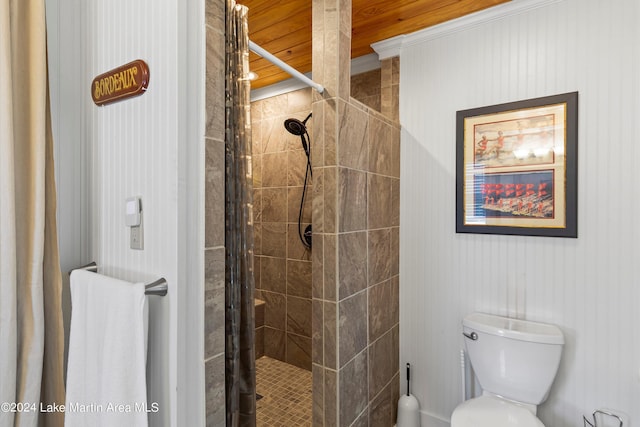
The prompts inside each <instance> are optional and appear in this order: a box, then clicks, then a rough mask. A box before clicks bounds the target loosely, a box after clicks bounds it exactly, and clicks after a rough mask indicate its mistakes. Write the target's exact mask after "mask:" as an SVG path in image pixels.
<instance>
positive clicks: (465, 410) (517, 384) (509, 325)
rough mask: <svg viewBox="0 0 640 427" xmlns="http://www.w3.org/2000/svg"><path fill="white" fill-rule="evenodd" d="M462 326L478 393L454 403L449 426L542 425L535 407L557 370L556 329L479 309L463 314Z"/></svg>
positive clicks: (559, 348) (561, 340)
mask: <svg viewBox="0 0 640 427" xmlns="http://www.w3.org/2000/svg"><path fill="white" fill-rule="evenodd" d="M462 330H463V334H464V336H465V338H464V341H465V345H466V347H467V353H468V355H469V360H471V366H472V367H473V370H474V372H475V374H476V376H477V377H478V382H479V383H480V386H481V387H482V396H480V397H477V398H475V399H470V400H467V401H466V402H463V403H461V404H460V405H458V407H457V408H456V409H455V410H454V411H453V414H452V416H451V427H544V424H542V422H541V421H540V420H539V419H538V418H537V417H536V409H537V406H538V405H539V404H541V403H542V402H544V401H545V400H546V399H547V396H548V395H549V389H550V388H551V384H552V383H553V379H554V378H555V376H556V372H557V371H558V366H559V364H560V356H561V354H562V346H563V345H564V337H563V335H562V331H560V329H558V327H557V326H554V325H549V324H546V323H537V322H530V321H526V320H518V319H509V318H506V317H500V316H493V315H489V314H483V313H473V314H470V315H468V316H466V317H465V318H464V319H463V320H462Z"/></svg>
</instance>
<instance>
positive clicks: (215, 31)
mask: <svg viewBox="0 0 640 427" xmlns="http://www.w3.org/2000/svg"><path fill="white" fill-rule="evenodd" d="M224 8H225V2H224V0H206V3H205V12H206V27H205V30H206V129H205V179H206V183H205V249H204V257H205V272H204V276H205V299H204V300H205V307H204V312H205V337H204V338H205V339H204V355H203V357H204V364H205V387H206V388H205V396H206V425H207V426H221V425H224V424H225V381H224V370H225V369H224V365H225V359H224V346H225V344H224V333H225V332H224V318H225V313H224V304H225V298H224V287H225V262H224V258H225V252H224V222H225V218H224V173H225V172H224V150H225V148H224V134H225V130H224V128H225V123H224V122H225V120H224V99H225V96H224V86H225V79H224V33H225V22H224V15H225V14H224Z"/></svg>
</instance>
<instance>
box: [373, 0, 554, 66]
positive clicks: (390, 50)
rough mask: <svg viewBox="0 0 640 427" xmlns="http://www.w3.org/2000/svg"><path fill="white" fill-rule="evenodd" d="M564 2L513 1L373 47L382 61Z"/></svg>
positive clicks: (379, 43)
mask: <svg viewBox="0 0 640 427" xmlns="http://www.w3.org/2000/svg"><path fill="white" fill-rule="evenodd" d="M561 1H563V0H512V1H510V2H508V3H503V4H500V5H498V6H494V7H491V8H489V9H484V10H481V11H479V12H476V13H472V14H470V15H465V16H463V17H461V18H457V19H453V20H451V21H447V22H444V23H442V24H438V25H434V26H433V27H429V28H425V29H424V30H419V31H416V32H414V33H410V34H403V35H400V36H396V37H392V38H390V39H387V40H383V41H380V42H377V43H373V44H372V45H371V47H372V48H373V50H374V51H375V52H376V53H377V54H378V56H379V57H380V60H383V59H387V58H391V57H394V56H398V55H400V53H401V52H402V49H403V48H404V47H407V46H412V45H415V44H420V43H424V42H426V41H429V40H434V39H437V38H440V37H444V36H447V35H450V34H454V33H457V32H460V31H465V30H468V29H470V28H473V27H476V26H478V25H482V24H486V23H488V22H492V21H496V20H500V19H504V18H506V17H509V16H513V15H519V14H522V13H526V12H529V11H531V10H534V9H538V8H541V7H545V6H548V5H550V4H553V3H559V2H561Z"/></svg>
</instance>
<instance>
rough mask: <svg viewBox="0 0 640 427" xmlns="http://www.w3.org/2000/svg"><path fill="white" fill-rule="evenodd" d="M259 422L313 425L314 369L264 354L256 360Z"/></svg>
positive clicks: (275, 424) (279, 424)
mask: <svg viewBox="0 0 640 427" xmlns="http://www.w3.org/2000/svg"><path fill="white" fill-rule="evenodd" d="M256 392H257V393H258V395H260V396H262V398H259V400H258V401H257V402H256V407H257V425H258V426H259V427H263V426H265V427H266V426H274V427H275V426H279V427H281V426H287V427H289V426H291V427H294V426H310V425H311V372H309V371H307V370H305V369H301V368H298V367H297V366H293V365H289V364H288V363H284V362H281V361H279V360H276V359H272V358H270V357H267V356H263V357H261V358H260V359H258V360H256Z"/></svg>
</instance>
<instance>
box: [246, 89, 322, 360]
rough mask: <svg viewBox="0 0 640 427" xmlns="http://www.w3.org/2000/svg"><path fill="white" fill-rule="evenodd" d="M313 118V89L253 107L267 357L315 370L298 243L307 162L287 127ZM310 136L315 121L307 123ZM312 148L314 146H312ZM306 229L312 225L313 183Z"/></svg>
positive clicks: (305, 259) (307, 261)
mask: <svg viewBox="0 0 640 427" xmlns="http://www.w3.org/2000/svg"><path fill="white" fill-rule="evenodd" d="M310 112H311V89H301V90H298V91H295V92H290V93H287V94H283V95H279V96H275V97H272V98H267V99H264V100H260V101H256V102H254V103H252V104H251V126H252V129H253V134H252V137H253V158H252V160H253V163H252V164H253V177H254V183H253V184H254V223H255V253H256V257H255V272H256V297H257V298H260V299H262V300H264V301H265V303H266V306H265V326H264V328H263V333H264V354H265V355H267V356H269V357H272V358H275V359H278V360H281V361H284V362H287V363H291V364H293V365H296V366H298V367H301V368H305V369H308V370H311V251H309V250H307V249H306V248H305V247H304V245H303V244H302V242H301V241H300V239H299V237H298V213H299V209H300V199H301V197H302V189H303V184H304V177H305V170H306V165H307V158H306V155H305V153H304V150H303V148H302V144H301V141H300V137H298V136H294V135H292V134H290V133H288V132H287V131H286V130H285V128H284V121H285V120H286V119H287V118H290V117H294V118H297V119H299V120H304V119H305V117H307V115H308V114H309V113H310ZM307 128H308V129H309V133H310V134H311V132H312V128H313V119H310V120H309V121H308V122H307ZM311 144H312V145H313V144H314V141H313V140H312V141H311ZM307 184H308V187H307V195H306V198H305V204H304V207H303V212H302V229H303V230H304V227H306V226H307V225H308V224H310V223H311V200H312V195H313V187H312V185H311V184H312V183H311V178H310V177H309V181H308V183H307Z"/></svg>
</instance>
